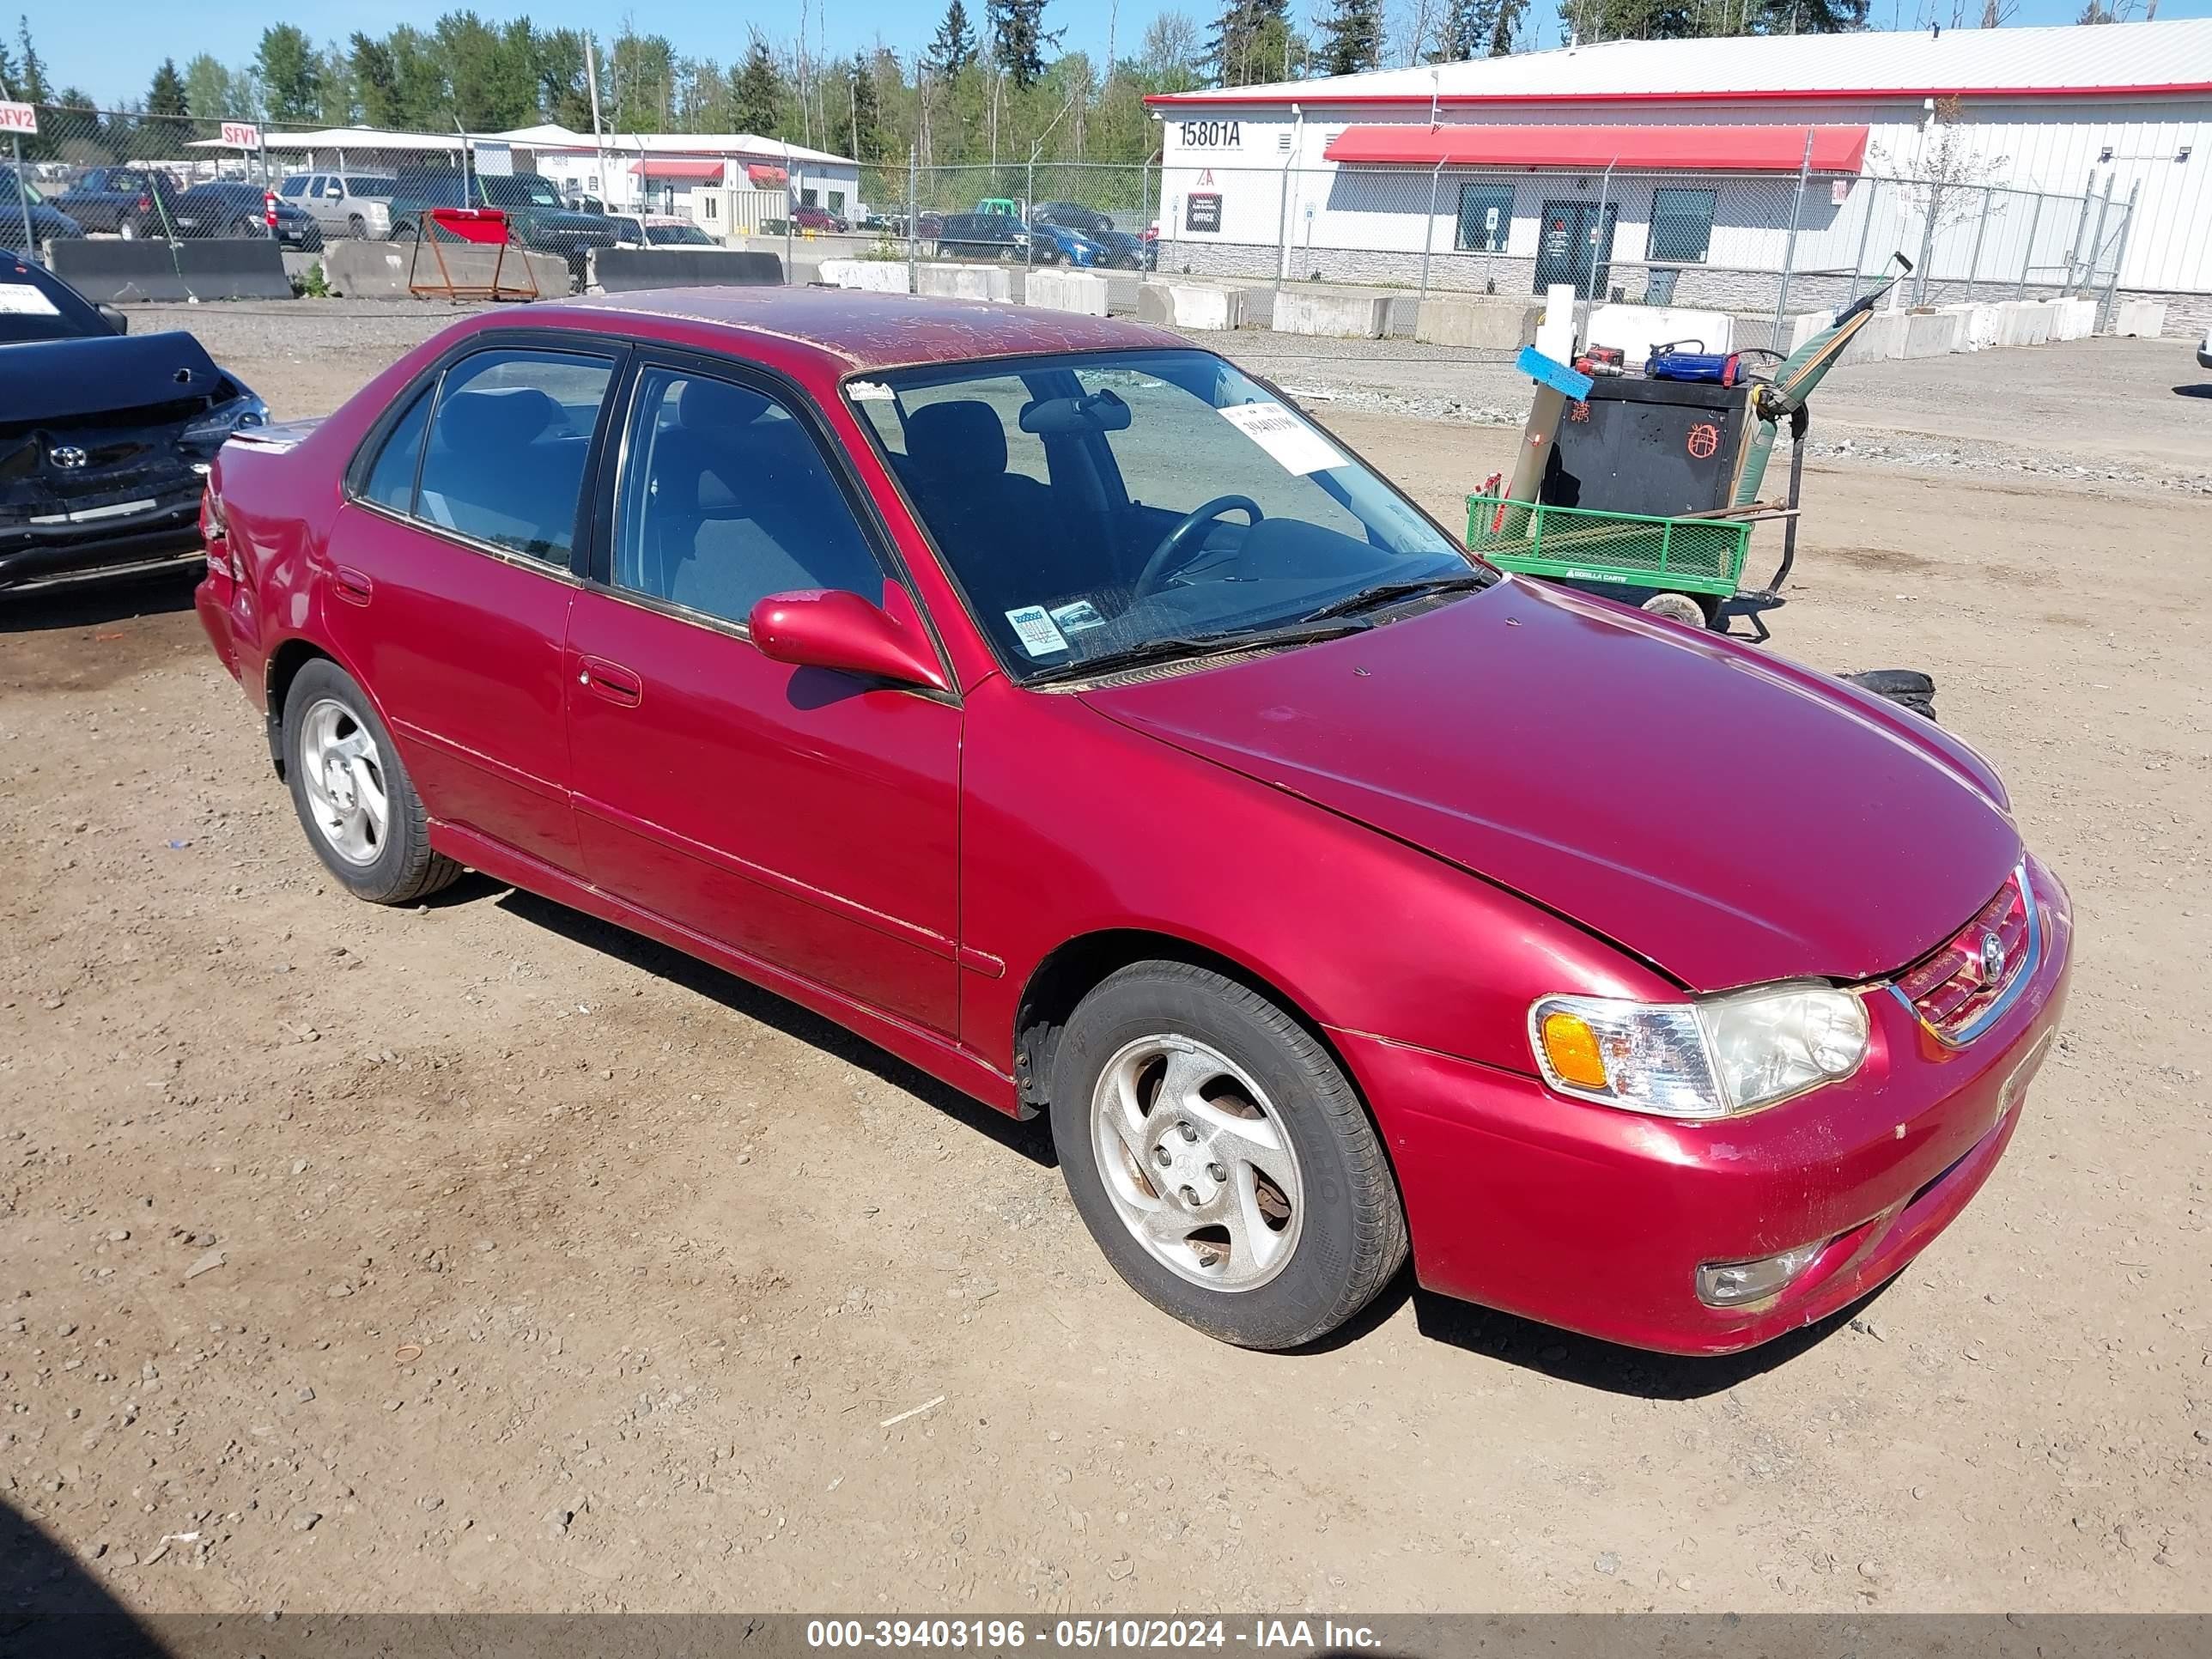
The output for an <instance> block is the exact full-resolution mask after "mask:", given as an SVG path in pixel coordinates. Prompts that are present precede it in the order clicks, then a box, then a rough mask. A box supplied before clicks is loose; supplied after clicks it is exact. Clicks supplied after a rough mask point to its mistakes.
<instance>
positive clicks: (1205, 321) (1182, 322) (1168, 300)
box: [1137, 283, 1244, 329]
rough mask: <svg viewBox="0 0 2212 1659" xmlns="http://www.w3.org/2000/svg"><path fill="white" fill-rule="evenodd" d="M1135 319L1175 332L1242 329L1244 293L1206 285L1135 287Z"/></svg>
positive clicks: (1143, 284)
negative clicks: (1175, 329) (1163, 326)
mask: <svg viewBox="0 0 2212 1659" xmlns="http://www.w3.org/2000/svg"><path fill="white" fill-rule="evenodd" d="M1137 319H1138V321H1139V322H1146V323H1167V324H1170V325H1173V326H1175V327H1176V328H1197V329H1231V328H1242V327H1243V325H1244V290H1243V289H1241V288H1222V287H1217V286H1216V285H1214V284H1212V283H1139V284H1138V285H1137Z"/></svg>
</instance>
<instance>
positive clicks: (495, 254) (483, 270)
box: [323, 241, 572, 300]
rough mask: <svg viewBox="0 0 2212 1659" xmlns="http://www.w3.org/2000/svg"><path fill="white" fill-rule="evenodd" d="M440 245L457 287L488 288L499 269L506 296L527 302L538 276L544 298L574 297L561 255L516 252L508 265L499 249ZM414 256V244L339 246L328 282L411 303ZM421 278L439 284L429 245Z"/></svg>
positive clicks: (346, 291)
mask: <svg viewBox="0 0 2212 1659" xmlns="http://www.w3.org/2000/svg"><path fill="white" fill-rule="evenodd" d="M438 246H439V249H440V251H441V252H443V253H444V254H445V256H446V275H447V276H450V277H451V278H452V279H453V282H454V283H455V284H456V285H457V286H459V287H463V288H466V287H470V286H471V285H475V286H482V285H483V284H486V283H489V282H490V281H491V279H492V272H493V270H494V268H495V267H496V268H497V270H498V272H499V283H500V288H501V292H502V293H507V292H510V291H512V290H513V289H518V288H519V289H523V290H524V291H525V293H524V295H523V296H521V297H526V295H527V290H528V289H529V286H530V279H531V277H532V276H535V277H536V278H537V279H538V297H539V298H540V299H544V300H565V299H567V298H568V293H569V289H570V288H571V286H572V283H570V280H569V276H568V261H567V260H566V259H563V258H560V257H559V256H558V255H557V254H551V253H532V252H528V251H527V250H526V249H523V248H515V247H511V248H508V249H507V258H506V259H505V260H504V262H502V261H501V259H500V258H499V254H500V250H499V249H497V248H495V247H479V246H475V245H474V244H472V243H468V242H441V243H440V244H438ZM414 255H415V244H414V243H412V242H360V241H350V242H333V243H331V245H330V246H329V248H328V249H326V250H325V256H324V259H323V280H324V281H325V282H326V283H329V284H330V285H331V293H333V294H336V295H341V296H342V297H343V298H345V299H349V300H410V299H413V298H414V297H415V296H414V295H412V294H410V292H409V291H408V288H407V266H408V261H409V260H410V259H411V258H414ZM415 274H416V280H417V281H418V282H425V283H435V282H437V281H438V280H439V272H438V257H437V254H435V253H433V252H431V251H430V249H429V247H428V246H425V247H424V248H423V249H422V259H421V261H420V262H419V264H417V266H416V273H415Z"/></svg>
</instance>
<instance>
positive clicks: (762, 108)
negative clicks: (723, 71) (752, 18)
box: [730, 29, 784, 134]
mask: <svg viewBox="0 0 2212 1659" xmlns="http://www.w3.org/2000/svg"><path fill="white" fill-rule="evenodd" d="M783 103H784V86H783V71H782V70H781V69H779V68H778V67H777V66H776V61H775V53H774V52H770V51H769V46H768V41H767V40H765V39H764V38H763V36H762V34H761V32H760V31H759V30H758V29H755V30H754V31H753V32H752V40H751V41H750V43H749V44H748V45H747V46H746V47H745V61H744V66H743V67H742V68H740V69H739V70H738V74H737V78H736V79H735V80H734V81H732V82H731V83H730V124H731V125H732V126H734V127H735V128H736V129H737V130H738V131H739V132H750V133H755V134H764V133H771V132H774V131H775V130H776V125H777V123H778V122H779V121H781V119H782V118H783Z"/></svg>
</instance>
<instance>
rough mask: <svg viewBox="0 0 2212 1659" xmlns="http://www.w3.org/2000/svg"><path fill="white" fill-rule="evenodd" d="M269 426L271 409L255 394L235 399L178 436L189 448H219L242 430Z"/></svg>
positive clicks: (202, 417)
mask: <svg viewBox="0 0 2212 1659" xmlns="http://www.w3.org/2000/svg"><path fill="white" fill-rule="evenodd" d="M268 424H269V405H268V404H264V403H263V402H262V401H261V399H260V398H257V397H255V396H254V395H253V394H252V392H248V393H246V396H245V397H243V398H232V399H231V400H230V401H229V402H228V403H227V404H221V405H219V406H218V407H216V408H214V409H211V410H208V412H207V413H206V414H204V415H203V416H200V417H199V419H197V421H194V422H192V423H191V425H190V426H188V427H186V428H185V429H184V431H183V432H182V433H181V434H180V435H179V441H180V442H184V443H188V444H219V443H221V442H222V441H223V440H224V439H225V438H228V436H230V435H231V434H232V433H234V432H235V431H237V430H238V428H240V427H242V426H266V425H268Z"/></svg>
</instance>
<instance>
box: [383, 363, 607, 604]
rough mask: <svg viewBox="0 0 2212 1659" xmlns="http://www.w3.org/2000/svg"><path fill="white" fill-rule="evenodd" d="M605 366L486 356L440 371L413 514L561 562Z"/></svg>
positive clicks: (570, 537) (570, 544) (570, 541)
mask: <svg viewBox="0 0 2212 1659" xmlns="http://www.w3.org/2000/svg"><path fill="white" fill-rule="evenodd" d="M613 378H614V363H613V362H612V360H611V359H609V358H605V357H595V356H586V355H583V354H580V353H569V352H556V351H544V350H522V349H496V350H490V351H483V352H479V353H477V355H476V356H471V357H466V358H464V359H463V360H462V361H461V362H458V363H456V364H454V365H453V367H452V368H449V369H447V371H446V374H445V378H444V380H442V381H441V383H440V385H439V387H438V394H437V402H436V404H435V407H434V409H433V410H432V413H431V417H430V431H429V438H428V446H427V447H426V448H425V450H424V452H423V455H422V477H421V483H420V484H419V486H418V487H417V489H416V493H415V507H414V512H415V514H416V517H418V518H420V519H422V520H424V521H425V522H427V523H429V524H432V525H435V526H437V527H438V528H440V529H441V530H447V531H450V532H453V533H454V534H456V535H459V536H464V537H466V538H469V539H471V540H472V541H478V542H484V543H488V544H490V545H492V546H494V547H498V548H502V549H505V550H507V551H509V552H513V553H520V554H522V555H525V556H527V557H530V558H533V559H538V560H543V561H544V562H546V563H548V564H556V565H566V564H567V563H568V557H569V553H570V551H571V550H572V549H573V548H574V545H575V531H576V519H577V507H578V504H579V502H580V500H581V498H582V495H583V484H584V476H585V464H586V460H587V459H588V458H589V455H590V452H591V445H592V433H593V432H594V430H596V428H598V425H599V412H600V410H601V408H602V407H603V406H604V404H605V402H606V395H607V387H608V385H609V383H610V382H611V380H613Z"/></svg>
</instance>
